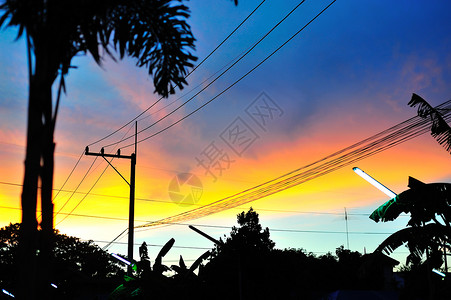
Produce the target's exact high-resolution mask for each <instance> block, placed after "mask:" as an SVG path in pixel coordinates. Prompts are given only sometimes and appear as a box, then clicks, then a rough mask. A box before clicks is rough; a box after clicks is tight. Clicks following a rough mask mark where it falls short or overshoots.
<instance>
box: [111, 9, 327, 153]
mask: <svg viewBox="0 0 451 300" xmlns="http://www.w3.org/2000/svg"><path fill="white" fill-rule="evenodd" d="M335 1H336V0H334V1H333V2H335ZM304 2H305V0H303V1H301V2H300V3H298V4H297V5H296V6H295V7H294V8H293V9H292V10H291V11H290V12H289V13H288V14H286V15H285V16H284V17H283V18H282V19H281V20H280V21H279V22H278V23H277V24H276V25H274V26H273V27H272V28H271V29H270V30H269V31H268V32H267V33H265V34H264V35H263V36H262V37H261V38H260V39H259V40H258V41H257V42H256V43H254V45H252V46H251V47H250V48H249V50H247V51H246V52H245V53H244V54H243V55H241V56H240V57H239V58H238V59H237V60H236V61H235V62H234V63H232V64H231V65H230V66H229V67H228V68H227V69H226V70H225V71H223V72H222V73H221V74H219V75H218V76H217V77H216V78H214V79H213V80H212V81H211V82H209V83H208V84H207V85H206V86H204V87H203V88H202V89H201V90H200V91H199V92H197V93H196V94H195V95H194V96H192V97H191V98H189V99H188V100H186V101H185V102H184V103H182V104H181V105H179V106H178V107H177V108H175V109H174V110H172V111H171V112H170V113H168V114H166V115H165V116H163V117H161V118H160V119H158V120H157V121H155V122H153V123H152V124H151V125H149V126H147V127H145V128H144V129H141V130H140V131H139V132H138V133H142V132H144V131H146V130H148V129H150V128H152V127H153V126H155V125H156V124H158V123H160V122H161V121H163V120H164V119H166V118H167V117H169V116H171V115H172V114H174V113H175V112H176V111H178V110H179V109H180V108H182V107H183V106H185V105H186V104H187V103H189V102H191V100H193V99H194V98H196V97H197V96H198V95H199V94H201V93H202V92H203V91H205V90H206V89H208V88H209V87H210V86H211V85H212V84H213V83H215V82H216V81H217V80H218V79H219V78H221V77H222V76H224V74H226V73H227V72H228V71H229V70H230V69H232V68H233V67H234V66H235V65H236V64H237V63H238V62H240V61H241V60H242V59H243V58H244V57H246V56H247V55H248V54H249V53H250V52H251V51H252V50H254V49H255V47H257V46H258V45H259V44H260V43H261V42H262V41H263V40H264V39H265V38H266V37H267V36H268V35H269V34H270V33H271V32H273V31H274V30H275V29H276V28H277V27H278V26H279V25H280V24H282V23H283V22H284V21H285V20H286V19H287V18H288V17H289V16H290V15H291V14H292V13H293V12H294V11H295V10H296V9H298V8H299V6H301V5H302V4H303V3H304ZM333 2H332V3H331V4H329V6H327V7H326V8H325V9H324V10H322V11H321V12H320V13H319V14H317V15H316V16H315V17H314V18H313V19H311V20H310V21H309V22H308V23H307V24H306V25H304V26H303V27H302V28H301V29H300V30H299V31H298V32H297V33H295V34H294V35H293V36H292V37H291V38H290V39H288V41H286V42H285V43H283V44H282V45H281V46H280V47H279V48H277V49H276V50H275V51H273V52H272V53H271V54H270V55H268V56H267V57H266V58H265V59H264V60H262V61H261V62H260V63H259V64H257V65H256V66H255V67H254V68H252V69H251V70H250V71H248V72H247V73H246V74H245V75H244V76H242V77H241V78H240V79H238V80H236V81H235V82H234V83H232V84H231V85H229V86H228V87H227V88H226V89H224V90H223V91H222V92H220V93H219V94H217V95H216V96H215V97H213V98H212V99H210V100H209V101H207V102H206V103H204V104H203V105H201V106H200V107H198V108H197V109H195V110H194V111H192V112H191V113H189V114H188V115H186V116H184V117H182V118H181V119H179V120H178V121H176V122H174V123H172V124H171V125H169V126H167V127H165V128H163V129H162V130H160V131H158V132H156V133H154V134H152V135H151V136H148V137H146V138H144V139H141V140H139V141H138V143H141V142H144V141H146V140H148V139H150V138H152V137H154V136H156V135H158V134H160V133H162V132H164V131H166V130H167V129H169V128H171V127H173V126H175V125H177V124H178V123H180V122H181V121H183V120H184V119H186V118H188V117H189V116H191V115H193V114H194V113H196V112H197V111H199V110H200V109H202V108H203V107H205V106H206V105H207V104H209V103H211V102H212V101H213V100H215V99H217V98H218V97H219V96H221V95H222V94H224V93H225V92H226V91H228V90H229V89H231V88H232V87H233V86H235V85H236V84H237V83H238V82H240V81H241V80H242V79H244V78H245V77H247V76H248V75H249V74H250V73H252V72H253V71H254V70H255V69H257V68H258V67H259V66H260V65H261V64H263V63H264V62H265V61H266V60H268V59H269V58H270V57H271V56H273V55H274V54H275V53H276V52H277V51H279V50H280V49H281V48H282V47H284V46H285V45H286V44H287V43H288V42H289V41H291V40H292V39H293V38H294V37H295V36H296V35H298V34H299V33H300V32H301V31H302V30H304V29H305V28H306V27H307V26H308V25H309V24H311V23H312V22H313V21H314V20H315V19H316V18H317V17H319V16H320V15H321V14H322V13H323V12H324V11H325V10H326V9H327V8H329V7H330V6H331V5H332V4H333ZM132 137H133V136H129V137H127V138H125V139H124V140H128V139H131V138H132ZM116 144H117V143H112V144H109V145H106V146H104V147H109V146H111V145H116ZM132 145H134V143H133V144H129V145H126V146H123V147H121V149H125V148H128V147H131V146H132Z"/></svg>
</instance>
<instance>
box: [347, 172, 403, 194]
mask: <svg viewBox="0 0 451 300" xmlns="http://www.w3.org/2000/svg"><path fill="white" fill-rule="evenodd" d="M352 170H353V171H354V172H356V173H357V175H359V176H360V177H362V178H363V179H365V180H366V181H368V182H369V183H371V184H372V185H374V186H375V187H376V188H377V189H379V190H380V191H381V192H383V193H384V194H385V195H387V196H388V197H390V198H395V197H396V196H397V195H396V193H395V192H393V191H392V190H390V189H389V188H388V187H386V186H385V185H383V184H382V183H380V182H379V181H377V180H376V179H374V178H373V177H371V176H370V175H368V174H366V173H365V172H363V171H362V170H361V169H359V168H357V167H354V168H352Z"/></svg>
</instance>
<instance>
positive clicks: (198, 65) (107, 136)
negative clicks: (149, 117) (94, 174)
mask: <svg viewBox="0 0 451 300" xmlns="http://www.w3.org/2000/svg"><path fill="white" fill-rule="evenodd" d="M265 1H266V0H263V1H262V2H261V3H260V4H259V5H258V6H257V7H256V8H255V9H254V10H253V11H252V12H251V13H250V14H249V15H248V16H247V17H246V18H245V19H244V20H243V21H242V22H241V23H240V24H239V25H238V26H237V27H236V28H235V29H234V30H233V31H232V32H231V33H230V34H229V35H228V36H227V37H226V38H225V39H224V40H223V41H222V42H221V43H220V44H219V45H218V46H216V48H215V49H214V50H213V51H211V52H210V53H209V54H208V55H207V56H206V57H205V58H204V59H203V60H202V61H201V62H200V63H199V64H197V66H196V67H194V69H193V70H191V71H190V72H189V73H188V74H187V75H186V76H185V78H184V79H187V78H188V77H189V76H190V75H191V74H192V73H193V72H194V71H196V70H197V68H199V67H200V66H201V65H202V64H203V63H204V62H205V61H206V60H207V59H208V58H209V57H210V56H211V55H213V53H215V52H216V51H217V50H218V49H219V48H220V47H221V46H222V45H223V44H224V43H225V42H226V41H227V40H228V39H229V38H230V37H231V36H232V35H233V34H234V33H235V32H236V31H237V30H238V29H239V28H240V27H241V26H242V25H243V24H244V23H245V22H246V21H247V20H248V19H249V18H250V17H251V16H252V15H253V14H254V13H255V12H256V11H257V10H258V8H259V7H260V6H261V5H262V4H263V3H264V2H265ZM174 89H175V88H171V91H174ZM163 98H164V97H160V98H159V99H158V100H157V101H155V103H153V104H152V105H151V106H149V107H148V108H146V109H145V110H144V111H143V112H141V113H140V114H139V115H137V116H136V117H134V118H133V119H132V120H130V121H129V122H127V123H126V124H124V125H123V126H121V127H120V128H118V129H116V130H115V131H113V132H112V133H110V134H108V135H106V136H105V137H103V138H101V139H99V140H97V141H95V142H93V143H91V144H89V145H88V147H89V146H92V145H94V144H97V143H99V142H101V141H103V140H105V139H107V138H109V137H111V136H112V135H114V134H116V133H117V132H119V131H121V130H122V129H124V128H125V127H126V126H128V125H130V124H131V123H132V122H134V121H135V120H137V119H138V118H139V117H141V116H142V115H143V114H145V113H146V112H147V111H149V110H150V109H152V107H154V106H155V105H156V104H157V103H159V102H160V101H161V100H162V99H163ZM140 132H141V131H140ZM140 132H139V133H140ZM127 139H128V138H127ZM105 147H108V146H105Z"/></svg>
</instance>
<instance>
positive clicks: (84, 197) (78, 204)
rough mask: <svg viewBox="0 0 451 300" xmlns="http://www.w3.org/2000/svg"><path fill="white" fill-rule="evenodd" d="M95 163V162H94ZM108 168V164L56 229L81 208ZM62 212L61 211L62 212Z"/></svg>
mask: <svg viewBox="0 0 451 300" xmlns="http://www.w3.org/2000/svg"><path fill="white" fill-rule="evenodd" d="M96 159H97V157H96ZM113 159H114V158H112V159H111V160H113ZM94 161H95V160H94ZM108 167H109V165H108V164H107V165H106V166H105V168H104V169H103V171H102V173H101V174H100V176H99V177H98V178H97V180H96V181H95V182H94V184H93V185H92V186H91V188H90V189H89V190H88V192H87V193H86V194H85V195H84V196H83V198H81V199H80V201H78V203H77V205H75V207H74V208H72V210H71V211H70V212H69V213H68V214H66V216H65V217H64V218H63V219H62V220H61V221H59V222H58V223H57V224H56V225H55V227H56V226H58V225H59V224H61V223H62V222H63V221H64V220H66V219H67V217H69V216H70V215H71V214H72V213H73V212H74V211H75V210H76V209H77V207H78V206H80V204H81V203H82V202H83V201H84V200H85V199H86V197H88V195H89V193H90V192H91V191H92V189H93V188H94V187H95V186H96V184H97V183H98V182H99V180H100V178H101V177H102V176H103V174H105V171H106V170H107V169H108ZM66 203H67V202H66ZM60 211H61V210H60Z"/></svg>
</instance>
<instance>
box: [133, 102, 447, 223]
mask: <svg viewBox="0 0 451 300" xmlns="http://www.w3.org/2000/svg"><path fill="white" fill-rule="evenodd" d="M437 108H438V109H442V108H446V109H448V110H449V109H450V108H451V100H449V101H447V102H445V103H443V104H441V105H439V106H438V107H437ZM443 118H444V120H448V119H451V110H449V111H448V112H447V113H446V114H445V115H444V116H443ZM430 123H431V121H430V120H428V119H424V118H421V117H419V116H416V117H413V118H410V119H408V120H406V121H404V122H402V123H400V124H397V125H395V126H393V127H391V128H389V129H387V130H384V131H382V132H380V133H378V134H376V135H373V136H371V137H369V138H367V139H365V140H363V141H360V142H358V143H356V144H354V145H351V146H349V147H347V148H344V149H342V150H339V151H337V152H335V153H333V154H331V155H329V156H327V157H325V158H322V159H320V160H318V161H316V162H314V163H311V164H308V165H306V166H303V167H300V168H298V169H296V170H293V171H291V172H289V173H287V174H284V175H281V176H279V177H277V178H275V179H272V180H270V181H267V182H264V183H262V184H259V185H257V186H254V187H252V188H249V189H246V190H244V191H242V192H239V193H237V194H234V195H232V196H229V197H226V198H223V199H220V200H217V201H214V202H212V203H210V204H207V205H204V206H202V207H199V208H195V209H192V210H189V211H186V212H183V213H180V214H177V215H174V216H171V217H167V218H164V219H161V220H159V221H155V222H150V223H149V224H146V225H141V226H137V228H141V227H150V226H157V225H163V224H172V223H177V222H183V221H187V220H193V219H198V218H201V217H204V216H208V215H211V214H214V213H217V212H220V211H223V210H227V209H230V208H233V207H237V206H240V205H243V204H246V203H249V202H252V201H255V200H258V199H261V198H263V197H267V196H269V195H272V194H275V193H278V192H280V191H283V190H286V189H288V188H291V187H294V186H296V185H299V184H301V183H304V182H306V181H309V180H312V179H314V178H317V177H320V176H323V175H326V174H328V173H330V172H333V171H335V170H338V169H340V168H342V167H345V166H348V165H349V164H351V163H355V162H357V161H360V160H362V159H365V158H367V157H369V156H372V155H374V154H377V153H379V152H382V151H385V150H387V149H390V148H392V147H394V146H396V145H398V144H400V143H402V142H405V141H408V140H411V139H413V138H415V137H417V136H419V135H421V134H424V133H426V132H427V131H429V130H430Z"/></svg>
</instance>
